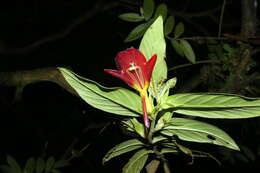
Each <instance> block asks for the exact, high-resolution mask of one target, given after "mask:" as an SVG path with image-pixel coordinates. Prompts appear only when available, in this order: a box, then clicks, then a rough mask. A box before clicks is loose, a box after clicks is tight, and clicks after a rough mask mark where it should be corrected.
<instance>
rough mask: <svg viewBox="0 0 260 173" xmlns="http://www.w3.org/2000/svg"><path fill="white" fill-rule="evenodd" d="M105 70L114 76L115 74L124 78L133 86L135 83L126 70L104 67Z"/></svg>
mask: <svg viewBox="0 0 260 173" xmlns="http://www.w3.org/2000/svg"><path fill="white" fill-rule="evenodd" d="M104 72H106V73H109V74H111V75H112V76H115V77H117V78H119V79H121V80H123V81H124V82H125V83H127V84H128V85H129V86H130V87H133V85H134V84H133V81H132V80H131V79H130V78H129V76H128V74H126V73H125V72H124V71H119V70H112V69H104Z"/></svg>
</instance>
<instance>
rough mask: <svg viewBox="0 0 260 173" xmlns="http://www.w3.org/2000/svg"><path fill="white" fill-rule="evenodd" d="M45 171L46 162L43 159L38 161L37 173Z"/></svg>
mask: <svg viewBox="0 0 260 173" xmlns="http://www.w3.org/2000/svg"><path fill="white" fill-rule="evenodd" d="M44 169H45V161H44V160H43V158H40V157H39V158H38V159H37V161H36V173H41V172H42V171H43V170H44Z"/></svg>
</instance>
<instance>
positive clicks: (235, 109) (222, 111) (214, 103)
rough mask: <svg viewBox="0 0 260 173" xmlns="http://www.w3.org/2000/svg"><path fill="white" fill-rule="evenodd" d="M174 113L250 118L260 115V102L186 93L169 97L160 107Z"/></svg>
mask: <svg viewBox="0 0 260 173" xmlns="http://www.w3.org/2000/svg"><path fill="white" fill-rule="evenodd" d="M162 107H163V108H165V109H168V108H173V109H174V110H173V111H174V112H176V113H180V114H184V115H192V116H198V117H204V118H225V119H234V118H252V117H258V116H259V115H260V100H259V99H253V98H247V97H242V96H238V95H228V94H200V93H186V94H175V95H172V96H169V97H168V99H167V101H166V102H165V103H164V105H162Z"/></svg>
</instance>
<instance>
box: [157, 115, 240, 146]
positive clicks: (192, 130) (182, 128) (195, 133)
mask: <svg viewBox="0 0 260 173" xmlns="http://www.w3.org/2000/svg"><path fill="white" fill-rule="evenodd" d="M164 131H166V133H164ZM161 133H163V134H165V135H169V134H171V135H172V136H173V135H177V136H178V137H179V138H180V139H182V140H185V141H191V142H201V143H210V144H215V145H220V146H224V147H227V148H231V149H234V150H239V147H238V146H237V145H236V143H235V142H234V140H233V139H232V138H231V137H230V136H229V135H228V134H227V133H225V132H224V131H223V130H221V129H219V128H218V127H216V126H213V125H210V124H208V123H204V122H200V121H197V120H191V119H185V118H173V119H172V120H171V122H169V124H168V125H166V126H165V128H164V129H163V130H162V131H161Z"/></svg>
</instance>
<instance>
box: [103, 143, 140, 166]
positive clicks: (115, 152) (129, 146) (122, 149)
mask: <svg viewBox="0 0 260 173" xmlns="http://www.w3.org/2000/svg"><path fill="white" fill-rule="evenodd" d="M143 145H144V144H143V143H142V142H141V141H139V140H137V139H130V140H128V141H125V142H122V143H120V144H118V145H116V146H115V147H113V148H112V149H111V150H109V151H108V152H107V154H106V155H105V156H104V158H103V164H104V163H105V162H107V161H109V160H110V159H112V158H114V157H116V156H119V155H121V154H124V153H127V152H130V151H133V150H136V149H138V148H141V147H143Z"/></svg>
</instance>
